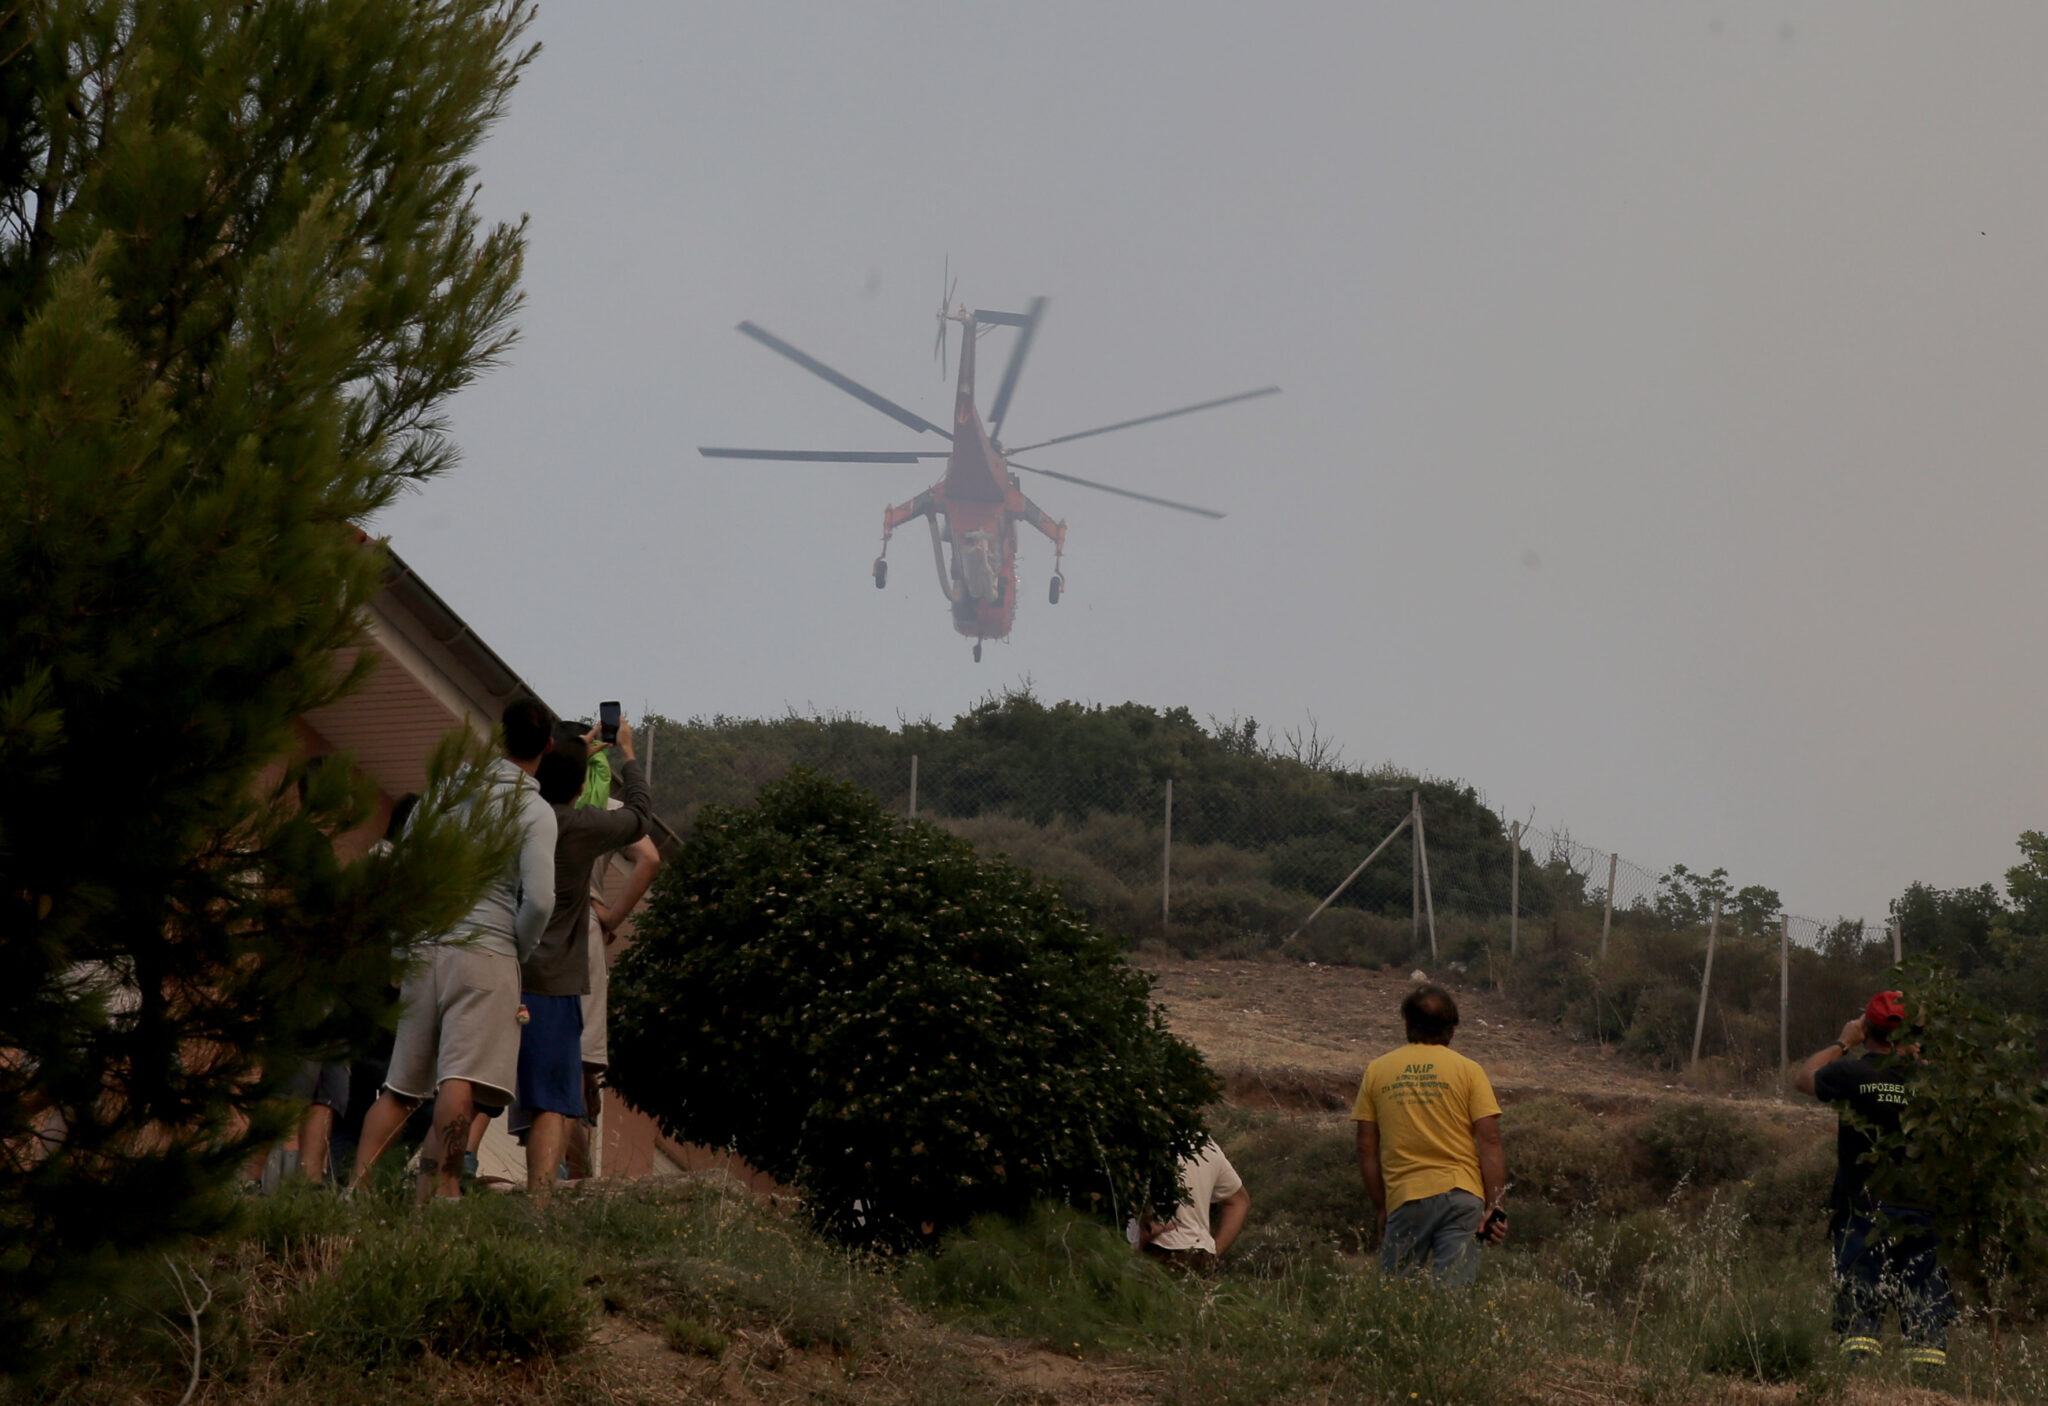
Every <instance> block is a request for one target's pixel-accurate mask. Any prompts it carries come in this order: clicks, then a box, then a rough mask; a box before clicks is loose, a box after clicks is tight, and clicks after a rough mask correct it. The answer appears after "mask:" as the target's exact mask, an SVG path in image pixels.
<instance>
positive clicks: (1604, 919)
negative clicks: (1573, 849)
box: [1600, 854, 1621, 962]
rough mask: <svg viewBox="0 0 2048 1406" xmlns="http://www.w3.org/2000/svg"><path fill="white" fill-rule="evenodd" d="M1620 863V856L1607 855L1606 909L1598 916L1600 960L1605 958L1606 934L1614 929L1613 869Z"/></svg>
mask: <svg viewBox="0 0 2048 1406" xmlns="http://www.w3.org/2000/svg"><path fill="white" fill-rule="evenodd" d="M1620 863H1621V856H1620V855H1618V854H1610V855H1608V856H1607V911H1606V913H1604V914H1602V915H1601V918H1600V960H1601V961H1603V962H1604V961H1606V960H1607V934H1608V933H1610V932H1612V931H1613V930H1614V870H1615V866H1616V865H1618V864H1620Z"/></svg>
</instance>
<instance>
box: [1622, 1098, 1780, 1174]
mask: <svg viewBox="0 0 2048 1406" xmlns="http://www.w3.org/2000/svg"><path fill="white" fill-rule="evenodd" d="M1636 1140H1637V1141H1638V1142H1639V1143H1641V1144H1642V1149H1643V1156H1644V1159H1645V1161H1646V1169H1647V1170H1648V1172H1649V1174H1650V1178H1651V1180H1652V1181H1653V1182H1654V1183H1655V1184H1656V1185H1657V1186H1659V1187H1660V1188H1663V1189H1666V1190H1669V1189H1670V1188H1672V1187H1676V1186H1678V1185H1680V1184H1681V1183H1686V1184H1690V1185H1693V1186H1719V1185H1721V1184H1723V1183H1724V1182H1731V1181H1740V1180H1741V1179H1743V1178H1744V1177H1747V1176H1748V1175H1749V1174H1750V1173H1751V1172H1753V1171H1755V1170H1756V1169H1757V1168H1758V1167H1759V1166H1760V1165H1761V1164H1762V1163H1763V1162H1764V1160H1765V1158H1766V1157H1767V1156H1768V1155H1769V1152H1770V1141H1769V1139H1768V1138H1767V1137H1765V1135H1764V1133H1763V1130H1762V1129H1761V1128H1759V1127H1758V1126H1757V1125H1756V1122H1755V1120H1753V1119H1751V1118H1748V1117H1745V1116H1744V1115H1742V1114H1740V1113H1737V1112H1735V1111H1734V1110H1733V1109H1731V1108H1728V1107H1726V1106H1725V1105H1723V1104H1719V1103H1709V1102H1706V1101H1704V1100H1689V1101H1687V1102H1683V1103H1666V1104H1662V1105H1660V1106H1659V1107H1658V1108H1657V1109H1656V1110H1655V1111H1653V1112H1652V1113H1651V1114H1650V1116H1649V1118H1648V1119H1647V1120H1645V1122H1644V1123H1643V1125H1642V1127H1641V1128H1640V1129H1639V1130H1638V1132H1637V1133H1636Z"/></svg>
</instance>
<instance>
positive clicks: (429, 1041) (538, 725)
mask: <svg viewBox="0 0 2048 1406" xmlns="http://www.w3.org/2000/svg"><path fill="white" fill-rule="evenodd" d="M503 724H504V733H505V756H504V757H503V758H500V759H498V760H496V761H493V762H492V763H491V768H490V779H491V781H492V782H493V783H495V784H497V785H500V786H509V787H512V788H514V790H515V794H516V797H517V799H516V806H517V814H518V824H519V835H520V844H519V855H518V858H517V859H516V860H515V861H514V862H513V865H512V867H511V868H510V869H508V870H507V871H506V872H505V873H503V874H500V875H499V876H498V877H497V878H496V879H494V880H492V882H491V885H490V887H489V888H487V889H486V890H485V891H484V895H483V897H482V898H479V899H478V900H477V903H476V906H475V907H474V908H472V909H471V910H470V912H469V916H468V917H467V918H466V919H464V920H463V921H462V922H461V923H460V924H458V925H457V927H456V929H455V931H454V932H452V933H450V934H449V935H448V937H447V938H446V939H444V940H443V941H441V942H438V943H436V944H435V945H434V946H432V947H430V948H429V949H427V952H426V953H425V954H424V960H422V961H421V962H420V964H419V965H418V966H416V967H415V968H414V969H413V971H412V972H411V973H410V974H409V975H408V976H407V977H406V979H405V984H404V986H402V987H401V988H400V990H399V999H400V1001H401V1002H402V1003H403V1007H404V1009H403V1011H402V1013H401V1014H400V1015H399V1018H398V1031H397V1035H396V1038H395V1041H394V1043H393V1046H392V1050H391V1067H390V1070H389V1072H388V1073H387V1074H386V1075H385V1079H384V1091H383V1092H382V1093H381V1094H380V1095H378V1098H377V1103H376V1105H375V1106H374V1107H373V1108H371V1109H370V1111H369V1112H368V1113H367V1114H365V1115H364V1117H363V1134H362V1140H361V1142H360V1143H359V1144H358V1145H357V1148H356V1175H355V1180H356V1183H357V1184H358V1185H360V1184H361V1183H362V1182H363V1181H364V1180H366V1179H367V1178H368V1177H369V1174H370V1168H371V1167H373V1166H375V1165H376V1162H377V1159H378V1158H379V1157H381V1156H382V1155H383V1154H384V1150H385V1149H386V1148H387V1147H389V1146H390V1144H391V1140H392V1139H393V1138H394V1137H396V1136H397V1135H398V1130H399V1129H400V1128H401V1127H403V1126H404V1125H405V1120H406V1119H407V1118H408V1117H410V1116H411V1114H412V1111H413V1109H415V1108H417V1107H419V1105H420V1104H421V1103H422V1102H423V1101H425V1099H426V1098H427V1097H428V1095H430V1094H431V1095H432V1096H433V1099H434V1127H433V1131H432V1132H431V1133H429V1134H428V1136H427V1141H426V1145H425V1146H423V1147H422V1148H421V1149H420V1180H419V1186H420V1199H421V1200H426V1199H427V1198H428V1197H430V1196H435V1195H438V1196H459V1195H460V1194H461V1190H462V1154H463V1152H464V1151H465V1149H466V1148H467V1146H468V1141H469V1125H470V1119H471V1116H472V1115H473V1114H474V1113H475V1111H476V1109H477V1108H478V1107H479V1106H481V1107H484V1108H490V1109H495V1108H503V1107H505V1106H506V1105H508V1104H510V1103H511V1102H512V1096H513V1090H514V1089H515V1088H516V1087H517V1085H518V1077H519V964H520V962H521V961H523V960H524V959H525V958H526V957H527V956H529V955H530V954H531V953H532V952H533V949H534V947H535V946H536V945H538V944H539V942H540V938H541V933H542V932H543V931H544V930H545V929H546V927H547V922H548V915H549V914H550V913H552V912H553V911H554V904H555V813H554V810H553V808H552V807H551V806H549V805H548V803H547V802H546V801H544V800H542V799H541V794H540V787H539V786H538V785H537V784H535V782H534V779H533V774H534V771H535V770H536V769H537V768H538V767H539V765H540V759H541V756H542V755H543V754H544V753H545V752H546V751H547V750H548V745H549V741H550V737H551V734H552V729H553V722H552V720H551V719H550V718H549V717H548V712H547V709H545V708H543V707H542V706H541V705H540V704H539V703H538V702H536V701H534V700H533V699H530V698H529V699H521V700H519V701H518V702H515V703H513V704H512V705H511V706H509V707H508V708H506V709H505V716H504V718H503Z"/></svg>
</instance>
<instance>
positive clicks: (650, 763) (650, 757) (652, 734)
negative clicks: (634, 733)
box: [640, 708, 661, 791]
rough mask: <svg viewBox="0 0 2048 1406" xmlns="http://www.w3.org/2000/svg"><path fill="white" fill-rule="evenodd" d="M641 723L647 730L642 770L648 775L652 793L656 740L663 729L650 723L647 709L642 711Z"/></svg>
mask: <svg viewBox="0 0 2048 1406" xmlns="http://www.w3.org/2000/svg"><path fill="white" fill-rule="evenodd" d="M640 722H641V724H642V725H643V726H645V727H646V728H647V755H646V756H644V757H642V758H641V759H640V770H641V771H642V772H644V773H646V776H647V789H648V790H650V791H652V790H653V789H654V739H655V738H656V737H657V736H659V735H660V733H661V729H660V728H658V727H655V726H654V725H653V724H652V723H650V722H649V721H648V719H647V710H646V709H645V708H642V709H641V710H640Z"/></svg>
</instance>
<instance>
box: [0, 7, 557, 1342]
mask: <svg viewBox="0 0 2048 1406" xmlns="http://www.w3.org/2000/svg"><path fill="white" fill-rule="evenodd" d="M526 20H527V9H526V7H525V6H523V5H521V4H519V3H516V0H435V3H430V4H428V3H418V0H273V3H267V4H261V5H252V4H245V3H228V0H46V3H42V4H37V5H32V6H31V5H9V6H6V7H4V12H0V52H4V53H5V55H6V59H5V62H4V63H0V489H4V493H5V507H4V510H0V1247H4V1248H0V1371H4V1370H6V1369H7V1368H8V1367H10V1366H12V1365H14V1364H16V1363H18V1362H19V1361H20V1359H21V1354H22V1351H23V1350H24V1349H25V1348H26V1347H28V1346H30V1344H31V1335H30V1333H29V1329H30V1327H31V1325H32V1324H33V1322H34V1320H35V1318H36V1316H37V1315H38V1314H39V1313H42V1312H46V1311H48V1310H49V1309H50V1308H52V1307H53V1306H55V1303H56V1302H57V1301H58V1299H60V1298H61V1295H62V1294H63V1292H64V1291H66V1290H67V1289H71V1290H76V1289H79V1288H81V1287H90V1286H92V1285H93V1284H94V1283H96V1282H97V1281H96V1279H95V1277H94V1276H95V1273H96V1271H97V1267H98V1266H99V1265H100V1264H101V1262H102V1260H103V1258H104V1257H105V1255H106V1254H107V1253H108V1252H112V1251H119V1250H122V1249H132V1248H135V1247H138V1246H141V1245H144V1244H147V1243H149V1242H150V1241H152V1240H155V1239H160V1238H162V1237H165V1236H169V1235H175V1234H177V1233H180V1232H181V1231H184V1230H188V1229H191V1228H194V1227H195V1226H198V1225H201V1224H204V1223H205V1216H204V1214H203V1212H204V1210H205V1207H206V1201H205V1198H204V1196H203V1193H204V1192H206V1191H207V1189H208V1188H211V1187H217V1186H219V1185H220V1184H221V1183H223V1182H224V1181H226V1180H227V1179H229V1178H231V1177H232V1176H233V1175H234V1174H235V1170H236V1168H237V1166H238V1165H239V1164H240V1163H241V1162H242V1161H243V1160H245V1158H246V1157H247V1155H248V1151H249V1148H250V1147H251V1146H252V1145H255V1144H256V1142H257V1141H258V1140H259V1139H262V1138H264V1137H265V1136H267V1135H268V1134H270V1133H271V1132H273V1131H275V1129H276V1123H277V1117H278V1115H277V1112H276V1110H275V1109H274V1108H273V1107H272V1105H271V1100H272V1099H273V1098H274V1096H275V1094H276V1091H277V1090H278V1088H279V1087H280V1086H281V1085H282V1084H283V1083H284V1081H285V1080H287V1079H288V1078H289V1077H290V1076H291V1075H292V1074H293V1073H294V1072H295V1069H296V1067H297V1065H298V1064H299V1063H300V1062H301V1061H303V1060H304V1059H306V1058H307V1057H308V1056H310V1055H314V1054H321V1053H325V1054H330V1055H331V1054H333V1053H335V1052H338V1051H341V1050H344V1049H346V1047H347V1045H348V1043H349V1042H350V1040H351V1039H352V1038H355V1037H359V1036H360V1035H361V1034H362V1033H363V1031H364V1030H365V1028H366V1026H367V1023H368V1021H369V1020H370V1019H371V1018H372V1013H373V1012H374V1011H376V1010H377V1009H379V1008H380V1007H382V1006H386V1005H388V1001H389V997H388V994H387V993H388V990H389V984H390V982H391V979H392V977H393V974H394V971H395V963H394V959H393V956H392V949H393V946H394V944H397V945H401V946H402V945H404V944H405V943H407V942H409V941H412V940H414V939H416V938H417V937H418V936H419V935H420V934H421V933H423V932H432V931H435V930H438V929H443V928H445V927H446V926H447V925H448V924H450V923H451V922H452V921H453V920H455V919H456V918H459V917H460V915H461V913H462V912H463V910H464V909H465V908H466V907H467V906H468V903H469V901H470V899H471V897H472V896H473V895H474V894H475V893H476V892H477V891H478V890H479V888H480V887H481V883H482V881H483V878H484V875H485V873H486V872H487V871H488V867H489V865H490V863H491V854H490V848H491V847H490V845H489V844H488V843H484V842H482V841H481V836H482V831H483V830H485V829H488V828H489V827H488V826H479V827H470V826H466V825H461V824H456V823H453V822H450V821H448V820H446V819H445V818H443V817H440V816H439V815H438V813H437V812H434V811H432V810H431V809H430V810H429V813H428V814H427V815H426V816H425V817H424V818H423V820H422V822H421V825H420V828H419V831H418V833H417V834H416V836H415V837H414V840H413V842H411V843H409V844H407V845H406V846H404V847H403V848H402V851H401V853H400V854H398V855H396V856H393V857H391V858H389V859H380V860H376V861H372V862H368V863H365V864H361V865H354V866H343V865H341V864H339V863H338V862H337V861H336V858H335V854H334V849H333V841H334V839H335V837H336V836H337V835H339V834H341V833H342V832H344V831H347V830H350V829H352V828H356V827H358V826H361V825H362V824H364V823H365V822H366V821H367V820H369V819H370V816H371V806H372V802H373V800H374V797H373V796H371V795H366V794H365V791H364V788H363V785H362V784H361V783H360V782H359V781H357V780H355V779H354V778H353V777H352V776H351V774H350V772H349V770H348V768H346V767H344V766H327V767H313V766H308V765H303V764H294V765H289V766H286V767H285V769H284V770H283V771H282V773H281V774H280V773H279V772H276V771H273V770H271V768H272V767H273V766H274V765H276V764H279V763H280V762H282V761H285V760H288V759H289V758H290V757H291V755H292V753H293V751H294V749H295V747H296V745H297V737H296V734H295V731H294V728H295V726H296V723H295V720H296V719H297V718H298V717H299V716H300V715H301V714H303V713H305V712H306V711H308V710H310V709H313V708H316V707H319V706H321V705H323V704H327V703H331V702H333V701H335V700H336V699H337V698H338V697H340V696H341V695H342V694H343V693H344V692H345V691H346V690H347V689H348V688H349V687H350V685H351V684H352V683H353V682H354V680H355V679H356V678H357V677H358V674H359V668H356V669H352V668H351V667H350V659H351V657H352V656H351V655H350V653H349V650H350V647H351V646H353V645H355V644H356V643H358V642H359V639H360V635H359V630H360V624H359V617H360V612H361V610H362V607H363V605H364V603H365V602H366V601H367V600H368V599H369V598H370V595H371V593H372V592H373V591H374V590H375V589H376V587H377V583H378V581H379V579H380V576H381V573H382V571H383V569H384V566H385V558H384V555H383V553H382V552H381V551H380V550H378V549H377V548H376V547H375V546H374V545H373V544H366V543H364V542H363V541H362V540H361V538H360V536H359V534H357V533H356V532H355V531H354V529H353V527H352V524H353V523H355V522H358V521H360V520H362V519H363V518H364V517H365V516H366V515H368V514H370V513H373V512H374V511H375V510H376V509H377V508H379V507H380V506H382V505H383V504H385V503H387V502H389V501H390V500H391V499H392V497H393V496H394V495H395V494H397V493H398V492H399V491H400V489H402V488H403V487H404V486H405V485H406V484H407V483H408V482H412V481H417V480H420V479H423V478H426V477H428V476H429V475H432V474H434V473H437V472H439V471H440V470H441V469H443V468H445V467H446V466H447V465H448V463H449V462H450V460H451V458H452V455H453V451H452V448H451V446H450V445H449V444H448V443H447V442H446V440H445V439H444V438H443V435H442V433H441V430H442V422H441V420H440V418H439V416H440V414H441V410H442V407H443V406H444V405H445V403H446V400H447V398H448V396H449V395H451V394H452V393H453V392H455V391H456V390H458V389H460V388H461V387H462V386H464V385H465V384H467V383H468V382H469V381H470V379H471V378H472V377H474V376H475V375H476V374H477V372H478V371H479V369H480V368H482V367H484V366H485V365H487V364H488V363H490V362H491V361H492V360H493V359H494V358H495V357H496V356H497V355H498V354H499V352H500V351H501V350H502V349H503V348H504V346H505V345H506V343H507V340H508V339H509V336H510V325H509V321H508V319H509V318H510V316H511V314H512V312H513V310H514V308H515V307H516V305H517V302H518V292H517V278H518V269H519V259H520V247H521V235H520V231H519V230H518V229H517V228H516V227H510V226H500V227H497V228H495V229H485V228H483V227H482V226H481V224H480V222H479V219H478V216H477V214H476V211H475V209H474V207H473V204H472V200H473V196H474V172H473V171H472V169H471V167H470V166H469V164H468V162H469V158H470V155H471V153H472V152H473V151H474V150H475V148H476V145H477V143H478V141H479V140H481V138H482V135H483V133H484V131H485V129H486V128H487V127H488V126H489V124H490V123H491V121H492V120H493V119H494V118H495V117H496V115H497V114H498V112H499V110H500V108H501V106H502V104H503V102H504V100H505V97H506V95H507V93H508V92H509V90H510V88H511V86H512V83H513V81H514V79H515V77H516V75H517V73H518V70H519V69H520V67H521V66H522V64H523V63H524V61H525V58H524V55H523V54H522V53H521V52H520V50H519V43H520V40H519V36H520V33H521V31H522V29H523V28H524V26H525V24H526ZM452 761H453V755H452V752H451V754H450V755H449V756H445V757H444V758H443V762H444V764H445V763H452ZM447 769H448V768H447V766H446V765H444V767H443V771H444V772H446V771H447Z"/></svg>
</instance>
